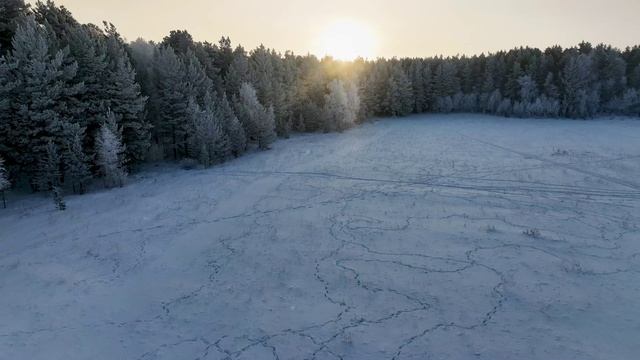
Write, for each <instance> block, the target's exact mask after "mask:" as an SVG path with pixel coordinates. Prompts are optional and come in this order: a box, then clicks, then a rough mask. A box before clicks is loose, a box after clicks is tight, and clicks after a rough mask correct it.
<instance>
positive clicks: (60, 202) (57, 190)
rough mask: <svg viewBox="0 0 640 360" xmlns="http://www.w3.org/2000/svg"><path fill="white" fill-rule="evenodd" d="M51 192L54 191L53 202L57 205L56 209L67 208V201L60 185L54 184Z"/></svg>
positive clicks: (63, 209) (62, 209)
mask: <svg viewBox="0 0 640 360" xmlns="http://www.w3.org/2000/svg"><path fill="white" fill-rule="evenodd" d="M51 192H52V193H53V203H54V204H55V205H56V209H58V210H59V211H65V210H67V203H66V202H65V201H64V196H63V190H62V188H61V187H60V186H54V187H53V189H51Z"/></svg>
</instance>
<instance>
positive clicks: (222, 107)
mask: <svg viewBox="0 0 640 360" xmlns="http://www.w3.org/2000/svg"><path fill="white" fill-rule="evenodd" d="M218 117H219V118H220V121H221V123H222V130H223V131H224V132H225V133H226V135H227V138H228V139H229V148H230V151H231V154H232V155H233V156H234V157H238V156H240V155H241V154H242V153H243V152H244V151H245V150H246V148H247V138H246V135H245V133H244V129H243V128H242V124H241V123H240V120H238V117H237V116H236V114H235V113H234V112H233V109H232V108H231V104H230V103H229V100H228V99H227V96H226V95H223V96H222V99H221V101H220V104H219V105H218Z"/></svg>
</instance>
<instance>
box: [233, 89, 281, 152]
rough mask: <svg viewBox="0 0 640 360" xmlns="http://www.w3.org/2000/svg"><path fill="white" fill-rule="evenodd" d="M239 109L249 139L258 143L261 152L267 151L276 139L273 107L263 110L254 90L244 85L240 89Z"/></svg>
mask: <svg viewBox="0 0 640 360" xmlns="http://www.w3.org/2000/svg"><path fill="white" fill-rule="evenodd" d="M239 109H240V113H241V114H243V116H242V118H243V119H244V121H245V129H248V131H247V133H248V134H250V138H251V139H254V140H255V141H256V142H257V143H258V147H259V148H260V149H261V150H267V149H269V146H270V145H271V143H273V142H274V141H275V139H276V133H275V130H276V124H275V114H274V111H273V107H272V106H270V107H269V108H268V109H267V108H265V107H264V106H263V105H262V104H261V103H260V101H259V100H258V96H257V94H256V91H255V89H254V88H253V87H252V86H251V85H250V84H249V83H244V84H242V86H241V87H240V99H239Z"/></svg>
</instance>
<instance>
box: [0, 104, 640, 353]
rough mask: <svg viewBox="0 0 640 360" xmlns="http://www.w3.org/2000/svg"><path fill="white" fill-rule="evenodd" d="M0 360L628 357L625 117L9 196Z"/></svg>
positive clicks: (408, 135) (637, 141)
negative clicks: (52, 195) (83, 191)
mask: <svg viewBox="0 0 640 360" xmlns="http://www.w3.org/2000/svg"><path fill="white" fill-rule="evenodd" d="M10 200H11V201H10V203H9V204H8V205H9V209H7V210H4V211H2V210H0V239H1V240H0V292H1V294H2V296H0V319H1V320H0V358H2V359H33V360H37V359H47V360H52V359H65V360H72V359H135V360H151V359H202V360H205V359H208V360H212V359H252V360H257V359H282V360H284V359H487V360H490V359H582V360H589V359H637V354H638V353H640V341H638V340H639V339H640V301H639V300H638V299H640V231H639V225H640V121H638V120H635V119H599V120H591V121H572V120H533V119H529V120H522V119H502V118H495V117H483V116H476V115H450V116H449V115H447V116H442V115H437V116H436V115H434V116H414V117H409V118H406V119H393V120H382V121H378V122H376V123H373V124H367V125H364V126H361V127H359V128H357V129H352V130H349V131H347V132H345V133H343V134H324V135H320V134H319V135H302V136H295V137H293V138H291V139H289V140H281V141H278V142H277V143H275V144H274V146H273V149H272V150H271V151H268V152H260V153H254V154H251V155H248V156H245V157H243V158H241V159H239V160H236V161H233V162H231V163H228V164H225V165H224V166H220V167H217V168H213V169H209V170H191V171H186V170H181V169H179V168H176V167H172V166H170V165H162V166H160V167H157V168H151V169H148V170H146V171H143V172H142V173H138V174H137V175H134V176H132V178H131V181H130V184H129V185H127V186H126V187H125V188H118V189H112V190H105V191H100V192H94V193H90V194H87V195H83V196H70V197H68V198H67V205H68V209H67V211H65V212H58V211H55V210H54V207H53V204H52V203H51V200H50V199H44V198H41V197H33V196H31V197H25V198H22V199H19V200H16V199H10Z"/></svg>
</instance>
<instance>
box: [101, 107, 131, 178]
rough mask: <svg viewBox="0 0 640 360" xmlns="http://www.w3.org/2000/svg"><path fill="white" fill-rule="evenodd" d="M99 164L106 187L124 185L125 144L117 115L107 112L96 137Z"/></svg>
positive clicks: (125, 174) (125, 172) (125, 175)
mask: <svg viewBox="0 0 640 360" xmlns="http://www.w3.org/2000/svg"><path fill="white" fill-rule="evenodd" d="M96 148H97V154H96V156H97V159H96V162H97V165H98V166H99V168H100V172H101V174H102V176H103V177H104V183H105V186H106V187H113V186H123V185H124V182H125V180H126V178H127V171H126V168H125V146H124V145H123V144H122V132H121V129H120V128H118V121H117V119H116V115H115V114H114V113H112V112H109V113H107V115H106V117H105V119H104V122H103V124H102V126H101V127H100V130H99V132H98V137H97V139H96Z"/></svg>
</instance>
